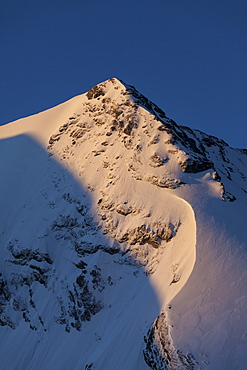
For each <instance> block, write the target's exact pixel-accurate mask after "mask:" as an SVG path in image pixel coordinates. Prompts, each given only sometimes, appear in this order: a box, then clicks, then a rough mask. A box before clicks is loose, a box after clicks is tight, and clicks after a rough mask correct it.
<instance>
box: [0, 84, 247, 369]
mask: <svg viewBox="0 0 247 370" xmlns="http://www.w3.org/2000/svg"><path fill="white" fill-rule="evenodd" d="M0 138H1V141H0V153H1V161H0V173H1V179H2V180H1V182H0V194H1V212H0V225H1V230H0V243H1V244H0V245H1V249H0V333H1V349H0V353H1V368H3V369H27V368H28V369H51V368H52V369H87V370H89V369H100V370H104V369H119V370H121V369H123V370H125V369H148V368H151V369H245V368H246V366H247V356H246V340H247V334H246V327H245V314H246V300H247V298H246V252H247V251H246V247H247V245H246V244H247V241H246V231H245V217H244V215H245V213H246V206H247V202H246V193H247V178H246V168H247V155H246V151H245V150H240V149H233V148H231V147H229V146H228V145H227V144H226V143H225V142H224V141H222V140H220V139H218V138H215V137H213V136H210V135H207V134H205V133H202V132H200V131H198V130H192V129H190V128H188V127H185V126H179V125H177V124H176V123H175V122H174V121H173V120H171V119H170V118H168V117H167V116H166V114H165V113H164V112H163V111H162V110H161V109H160V108H159V107H157V106H156V105H155V104H154V103H152V102H151V101H149V100H148V99H147V98H146V97H144V96H143V95H142V94H140V93H139V92H138V91H137V90H136V89H135V88H134V87H133V86H129V85H126V84H125V83H123V82H122V81H119V80H117V79H115V78H113V79H110V80H108V81H105V82H103V83H101V84H99V85H97V86H95V87H93V88H92V89H91V90H89V92H87V93H86V94H83V95H80V96H77V97H75V98H73V99H71V100H70V101H68V102H66V103H63V104H61V105H59V106H57V107H55V108H52V109H50V110H48V111H45V112H42V113H39V114H38V115H35V116H31V117H27V118H24V119H21V120H18V121H16V122H12V123H10V124H8V125H6V126H2V127H0Z"/></svg>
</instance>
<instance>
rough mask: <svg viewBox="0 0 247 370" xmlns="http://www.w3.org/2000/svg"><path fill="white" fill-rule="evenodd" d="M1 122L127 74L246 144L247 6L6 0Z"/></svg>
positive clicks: (0, 40)
mask: <svg viewBox="0 0 247 370" xmlns="http://www.w3.org/2000/svg"><path fill="white" fill-rule="evenodd" d="M0 47H1V49H0V50H1V55H0V83H1V89H0V124H4V123H6V122H10V121H13V120H15V119H18V118H20V117H24V116H29V115H31V114H34V113H37V112H39V111H42V110H45V109H48V108H50V107H52V106H54V105H57V104H59V103H61V102H63V101H66V100H68V99H69V98H71V97H73V96H75V95H78V94H82V93H84V92H86V91H87V90H89V89H90V88H91V87H92V86H94V85H95V84H97V83H99V82H101V81H103V80H106V79H108V78H111V77H118V78H120V79H122V80H124V81H125V82H126V83H128V84H131V85H134V86H135V87H136V88H137V89H138V90H139V91H140V92H142V93H143V94H144V95H146V96H147V97H148V98H149V99H151V100H152V101H154V102H155V103H156V104H157V105H159V106H160V107H161V108H162V109H163V110H164V111H165V112H166V113H167V115H168V116H169V117H170V118H172V119H174V120H175V121H176V122H177V123H178V124H182V125H187V126H190V127H191V128H198V129H200V130H202V131H204V132H206V133H208V134H211V135H215V136H218V137H220V138H222V139H224V140H225V141H227V142H228V143H229V144H230V145H231V146H234V147H245V148H247V125H246V123H247V122H246V117H247V99H246V97H247V94H246V93H247V70H246V68H247V67H246V66H247V1H246V0H206V1H205V0H176V1H175V0H117V1H116V0H115V1H111V0H109V1H108V0H105V1H103V0H87V1H84V0H67V1H64V0H59V1H57V0H42V1H40V0H1V1H0Z"/></svg>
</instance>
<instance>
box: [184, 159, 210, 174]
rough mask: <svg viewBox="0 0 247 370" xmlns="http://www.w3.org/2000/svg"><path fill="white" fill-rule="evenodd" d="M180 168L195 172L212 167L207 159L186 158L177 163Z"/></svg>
mask: <svg viewBox="0 0 247 370" xmlns="http://www.w3.org/2000/svg"><path fill="white" fill-rule="evenodd" d="M179 164H180V166H181V168H182V170H183V171H184V172H187V173H197V172H202V171H206V170H209V169H211V168H213V163H212V162H211V161H209V160H207V159H200V158H198V159H188V160H186V161H185V162H180V163H179Z"/></svg>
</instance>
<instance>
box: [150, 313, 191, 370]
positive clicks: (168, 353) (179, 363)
mask: <svg viewBox="0 0 247 370" xmlns="http://www.w3.org/2000/svg"><path fill="white" fill-rule="evenodd" d="M144 341H145V343H146V348H145V350H144V351H143V355H144V359H145V361H146V363H147V364H148V366H149V367H150V368H151V369H152V370H175V369H186V370H193V369H195V367H196V365H197V362H196V361H195V359H194V357H193V356H192V354H191V353H188V354H187V355H185V354H183V353H182V352H181V351H179V350H176V349H175V348H174V346H173V342H172V338H171V336H170V332H169V327H168V324H167V321H166V314H165V313H164V312H162V313H161V314H160V315H159V316H158V317H157V319H156V320H155V321H154V323H153V325H152V327H151V329H150V330H149V331H148V334H147V336H146V337H145V338H144Z"/></svg>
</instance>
